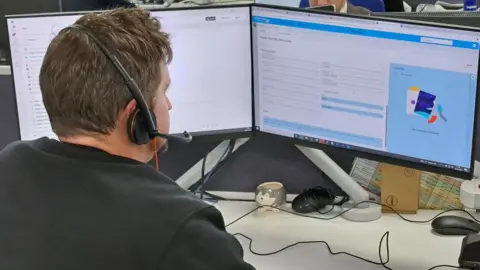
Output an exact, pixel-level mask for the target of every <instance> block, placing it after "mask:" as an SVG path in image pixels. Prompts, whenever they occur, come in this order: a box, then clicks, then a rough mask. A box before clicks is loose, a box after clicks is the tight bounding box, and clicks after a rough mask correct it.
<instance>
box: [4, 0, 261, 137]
mask: <svg viewBox="0 0 480 270" xmlns="http://www.w3.org/2000/svg"><path fill="white" fill-rule="evenodd" d="M250 7H251V5H250V4H232V5H215V6H190V7H174V8H167V9H162V8H152V9H146V10H148V11H149V12H169V11H179V10H211V9H231V8H248V10H249V11H248V12H249V16H250V18H251V12H252V9H251V8H250ZM102 12H105V10H95V11H73V12H51V13H38V14H19V15H7V16H5V20H6V22H7V24H6V25H7V33H8V43H9V44H10V32H9V30H8V20H10V19H24V18H39V17H59V16H75V15H85V14H91V13H102ZM249 21H250V20H249ZM251 25H252V24H251V23H250V22H249V27H250V37H251V34H252V29H251V27H252V26H251ZM252 50H253V47H252V42H251V38H250V57H251V60H252V61H253V56H252V55H253V52H252ZM9 54H10V59H12V52H11V50H10V49H9ZM252 65H253V62H252ZM10 70H11V74H12V83H13V91H14V96H15V106H16V108H17V110H16V117H17V122H18V123H19V124H20V119H19V116H18V104H17V91H16V87H15V81H14V77H15V74H14V70H13V64H12V65H10ZM251 81H252V83H251V86H252V87H251V95H252V114H251V117H252V122H251V123H252V125H251V126H250V127H245V131H240V130H241V129H242V128H243V127H242V128H238V129H229V130H214V131H199V132H190V134H191V135H192V136H193V141H194V142H212V141H222V140H231V139H240V138H251V137H252V136H253V135H254V134H253V127H254V125H253V123H254V118H255V115H254V112H255V108H254V102H253V94H254V92H253V71H252V80H251ZM249 128H250V130H248V129H249ZM187 131H188V130H187ZM19 139H21V138H19Z"/></svg>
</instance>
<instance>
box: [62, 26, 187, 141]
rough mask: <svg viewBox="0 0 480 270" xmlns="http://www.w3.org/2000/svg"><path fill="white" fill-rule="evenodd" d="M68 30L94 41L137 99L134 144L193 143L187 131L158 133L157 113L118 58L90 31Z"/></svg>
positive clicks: (131, 131)
mask: <svg viewBox="0 0 480 270" xmlns="http://www.w3.org/2000/svg"><path fill="white" fill-rule="evenodd" d="M67 29H76V30H78V31H80V32H82V33H84V34H85V35H87V36H88V37H89V38H90V39H91V40H93V41H94V43H95V44H96V45H97V46H98V47H99V48H100V49H101V50H102V52H103V53H104V54H105V56H106V57H107V58H108V59H109V60H110V62H112V64H113V65H114V66H115V68H116V69H117V70H118V72H119V73H120V75H121V76H122V78H123V80H124V81H125V83H126V84H127V88H128V90H129V91H130V93H131V94H132V96H133V99H135V101H136V102H137V109H135V111H134V112H133V113H132V114H130V116H129V117H128V121H127V132H128V137H129V138H130V140H131V141H132V142H133V143H135V144H138V145H142V144H147V143H149V142H151V141H152V140H154V139H155V138H157V137H161V138H165V139H168V140H173V141H177V142H180V143H190V142H191V141H192V135H190V133H188V132H187V131H184V132H183V134H182V136H177V135H171V134H163V133H160V132H158V130H157V119H156V117H155V113H154V112H153V111H152V110H150V109H149V108H148V105H147V102H146V101H145V98H144V97H143V95H142V92H141V91H140V88H139V87H138V85H137V83H136V82H135V81H134V80H133V78H132V77H131V76H130V74H128V72H127V70H126V69H125V68H124V67H123V65H122V64H121V63H120V61H119V60H118V58H117V57H116V56H115V55H114V54H112V53H111V52H110V51H109V50H108V49H107V47H106V46H105V45H104V44H103V43H102V42H101V41H100V40H99V39H98V38H97V37H96V36H95V34H94V33H93V32H92V31H90V30H89V29H87V28H85V27H83V26H80V25H78V24H74V25H71V26H69V27H67V28H65V29H64V30H67Z"/></svg>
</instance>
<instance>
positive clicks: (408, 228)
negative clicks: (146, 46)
mask: <svg viewBox="0 0 480 270" xmlns="http://www.w3.org/2000/svg"><path fill="white" fill-rule="evenodd" d="M214 205H215V206H216V207H217V208H218V209H219V210H220V211H221V212H222V214H223V216H224V219H225V224H228V223H230V222H232V221H234V220H235V219H237V218H239V217H241V216H242V215H244V214H246V213H247V212H249V211H251V210H252V209H255V208H256V204H255V203H254V202H226V201H221V202H218V203H216V204H214ZM439 212H440V211H432V210H421V211H420V212H419V213H418V214H417V215H405V217H406V218H408V219H413V220H427V219H430V218H432V217H433V216H434V215H436V214H438V213H439ZM450 214H452V213H450ZM227 230H228V231H229V232H230V233H232V234H234V233H243V234H245V235H246V236H248V237H250V238H252V239H253V245H252V249H253V250H255V251H256V252H261V253H265V252H272V251H276V250H278V249H281V248H283V247H285V246H288V245H291V244H294V243H296V242H298V241H312V240H323V241H326V242H327V243H328V244H329V245H330V247H331V248H332V250H333V252H339V251H344V252H349V253H352V254H354V255H357V256H360V257H363V258H366V259H370V260H372V261H376V262H379V257H378V246H379V242H380V238H381V237H382V235H383V234H384V233H385V232H386V231H390V240H389V242H390V263H388V264H387V265H388V266H389V267H390V268H392V269H394V270H428V269H429V268H431V267H433V266H436V265H440V264H448V265H458V256H459V253H460V247H461V241H462V238H463V237H459V236H455V237H453V236H438V235H434V234H433V233H432V232H431V227H430V224H429V223H427V224H413V223H408V222H406V221H403V220H401V219H400V218H399V217H398V216H396V215H394V214H384V215H383V217H382V218H381V219H379V220H377V221H374V222H367V223H355V222H350V221H346V220H345V219H343V218H337V219H334V220H331V221H323V220H315V219H311V218H304V217H299V216H295V215H292V214H288V213H283V212H280V213H273V212H264V213H258V212H257V211H255V212H254V213H252V214H250V215H249V216H247V217H245V218H243V219H242V220H240V221H238V222H237V223H235V224H233V225H231V226H229V227H228V228H227ZM238 239H239V241H240V243H241V244H242V245H243V248H244V251H245V260H246V261H247V262H249V263H250V264H252V265H253V266H255V267H256V268H257V269H258V270H270V269H271V270H283V269H295V270H296V269H298V270H310V269H311V270H314V269H315V270H332V269H335V270H371V269H384V268H383V267H382V266H376V265H373V264H369V263H366V262H363V261H360V260H358V259H355V258H351V257H348V256H345V255H336V256H332V255H330V253H329V252H328V250H327V248H326V247H325V245H322V244H302V245H298V246H295V247H293V248H290V249H287V250H285V251H283V252H281V253H278V254H275V255H271V256H256V255H253V254H252V253H251V252H250V251H249V248H248V243H249V242H248V240H247V239H243V238H242V237H241V236H238ZM383 250H384V251H383V253H384V254H385V250H386V249H385V248H384V249H383ZM384 258H386V256H384ZM437 269H438V270H449V269H451V268H437Z"/></svg>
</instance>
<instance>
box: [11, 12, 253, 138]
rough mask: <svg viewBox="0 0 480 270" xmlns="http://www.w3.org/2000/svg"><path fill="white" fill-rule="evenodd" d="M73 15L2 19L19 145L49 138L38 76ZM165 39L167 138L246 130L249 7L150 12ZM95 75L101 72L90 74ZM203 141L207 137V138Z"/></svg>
mask: <svg viewBox="0 0 480 270" xmlns="http://www.w3.org/2000/svg"><path fill="white" fill-rule="evenodd" d="M80 16H81V14H53V15H45V14H43V15H31V16H18V17H10V18H8V27H9V37H10V47H11V48H12V50H11V54H12V67H13V75H14V84H15V92H16V100H17V108H18V110H17V111H18V118H19V126H20V135H21V139H23V140H30V139H36V138H39V137H42V136H48V137H55V135H54V134H53V132H52V129H51V126H50V122H49V118H48V115H47V114H46V111H45V108H44V106H43V102H42V96H41V92H40V88H39V81H38V76H39V72H40V67H41V65H42V61H43V57H44V55H45V52H46V50H47V47H48V45H49V43H50V41H51V40H52V39H53V38H54V37H55V36H56V35H57V33H58V32H59V31H60V30H61V29H63V28H65V27H67V26H69V25H71V24H73V23H74V22H75V21H76V20H77V19H78V18H79V17H80ZM152 16H154V17H156V18H157V19H158V20H159V21H160V22H161V24H162V30H163V31H165V32H168V33H169V34H170V36H171V42H172V47H173V52H174V56H173V61H172V63H171V64H170V65H169V71H170V77H171V81H172V83H171V86H170V88H169V90H168V94H167V95H168V97H169V98H170V100H171V102H172V105H173V108H172V110H171V111H170V117H171V121H170V122H171V127H170V132H171V133H173V134H178V133H182V132H183V131H184V130H187V131H189V132H190V133H192V134H193V135H194V137H197V138H199V137H204V135H212V136H214V137H217V138H220V137H227V138H231V137H244V136H249V135H250V134H251V130H252V118H253V113H252V110H253V109H252V72H251V64H252V63H251V45H250V38H251V36H250V7H249V6H234V7H213V8H196V9H177V10H175V9H168V10H162V11H152ZM92 72H101V71H92ZM207 137H210V136H207Z"/></svg>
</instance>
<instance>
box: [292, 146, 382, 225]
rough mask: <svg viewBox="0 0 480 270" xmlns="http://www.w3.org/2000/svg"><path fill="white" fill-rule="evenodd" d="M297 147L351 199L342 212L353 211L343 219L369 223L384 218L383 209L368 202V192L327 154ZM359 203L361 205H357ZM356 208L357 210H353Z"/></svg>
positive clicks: (344, 215)
mask: <svg viewBox="0 0 480 270" xmlns="http://www.w3.org/2000/svg"><path fill="white" fill-rule="evenodd" d="M296 147H297V148H298V150H300V152H302V153H303V154H304V155H305V156H306V157H307V158H308V159H309V160H310V161H311V162H313V164H315V166H317V167H318V168H319V169H320V170H322V171H323V172H324V173H325V174H326V175H328V177H330V179H332V181H333V182H334V183H335V184H337V185H338V186H339V187H340V188H341V189H342V190H343V191H344V192H345V193H346V194H347V195H348V196H349V197H350V201H349V202H346V203H345V204H343V205H342V211H346V210H348V209H351V210H350V211H348V212H346V213H345V214H343V215H342V216H343V218H345V219H347V220H350V221H355V222H368V221H374V220H377V219H379V218H380V217H381V216H382V207H381V206H380V205H377V204H372V203H368V202H366V201H371V200H370V196H369V194H368V192H367V191H366V190H365V189H363V187H361V186H360V185H359V184H358V183H357V182H356V181H355V180H353V179H352V177H351V176H350V175H348V174H347V173H346V172H345V171H344V170H343V169H342V168H340V166H338V165H337V163H335V161H333V160H332V159H331V158H330V157H329V156H328V155H327V154H325V152H323V151H322V150H318V149H314V148H310V147H305V146H300V145H296ZM360 202H365V203H360ZM357 203H360V204H358V205H356V204H357ZM354 206H355V208H354V209H352V208H353V207H354Z"/></svg>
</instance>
